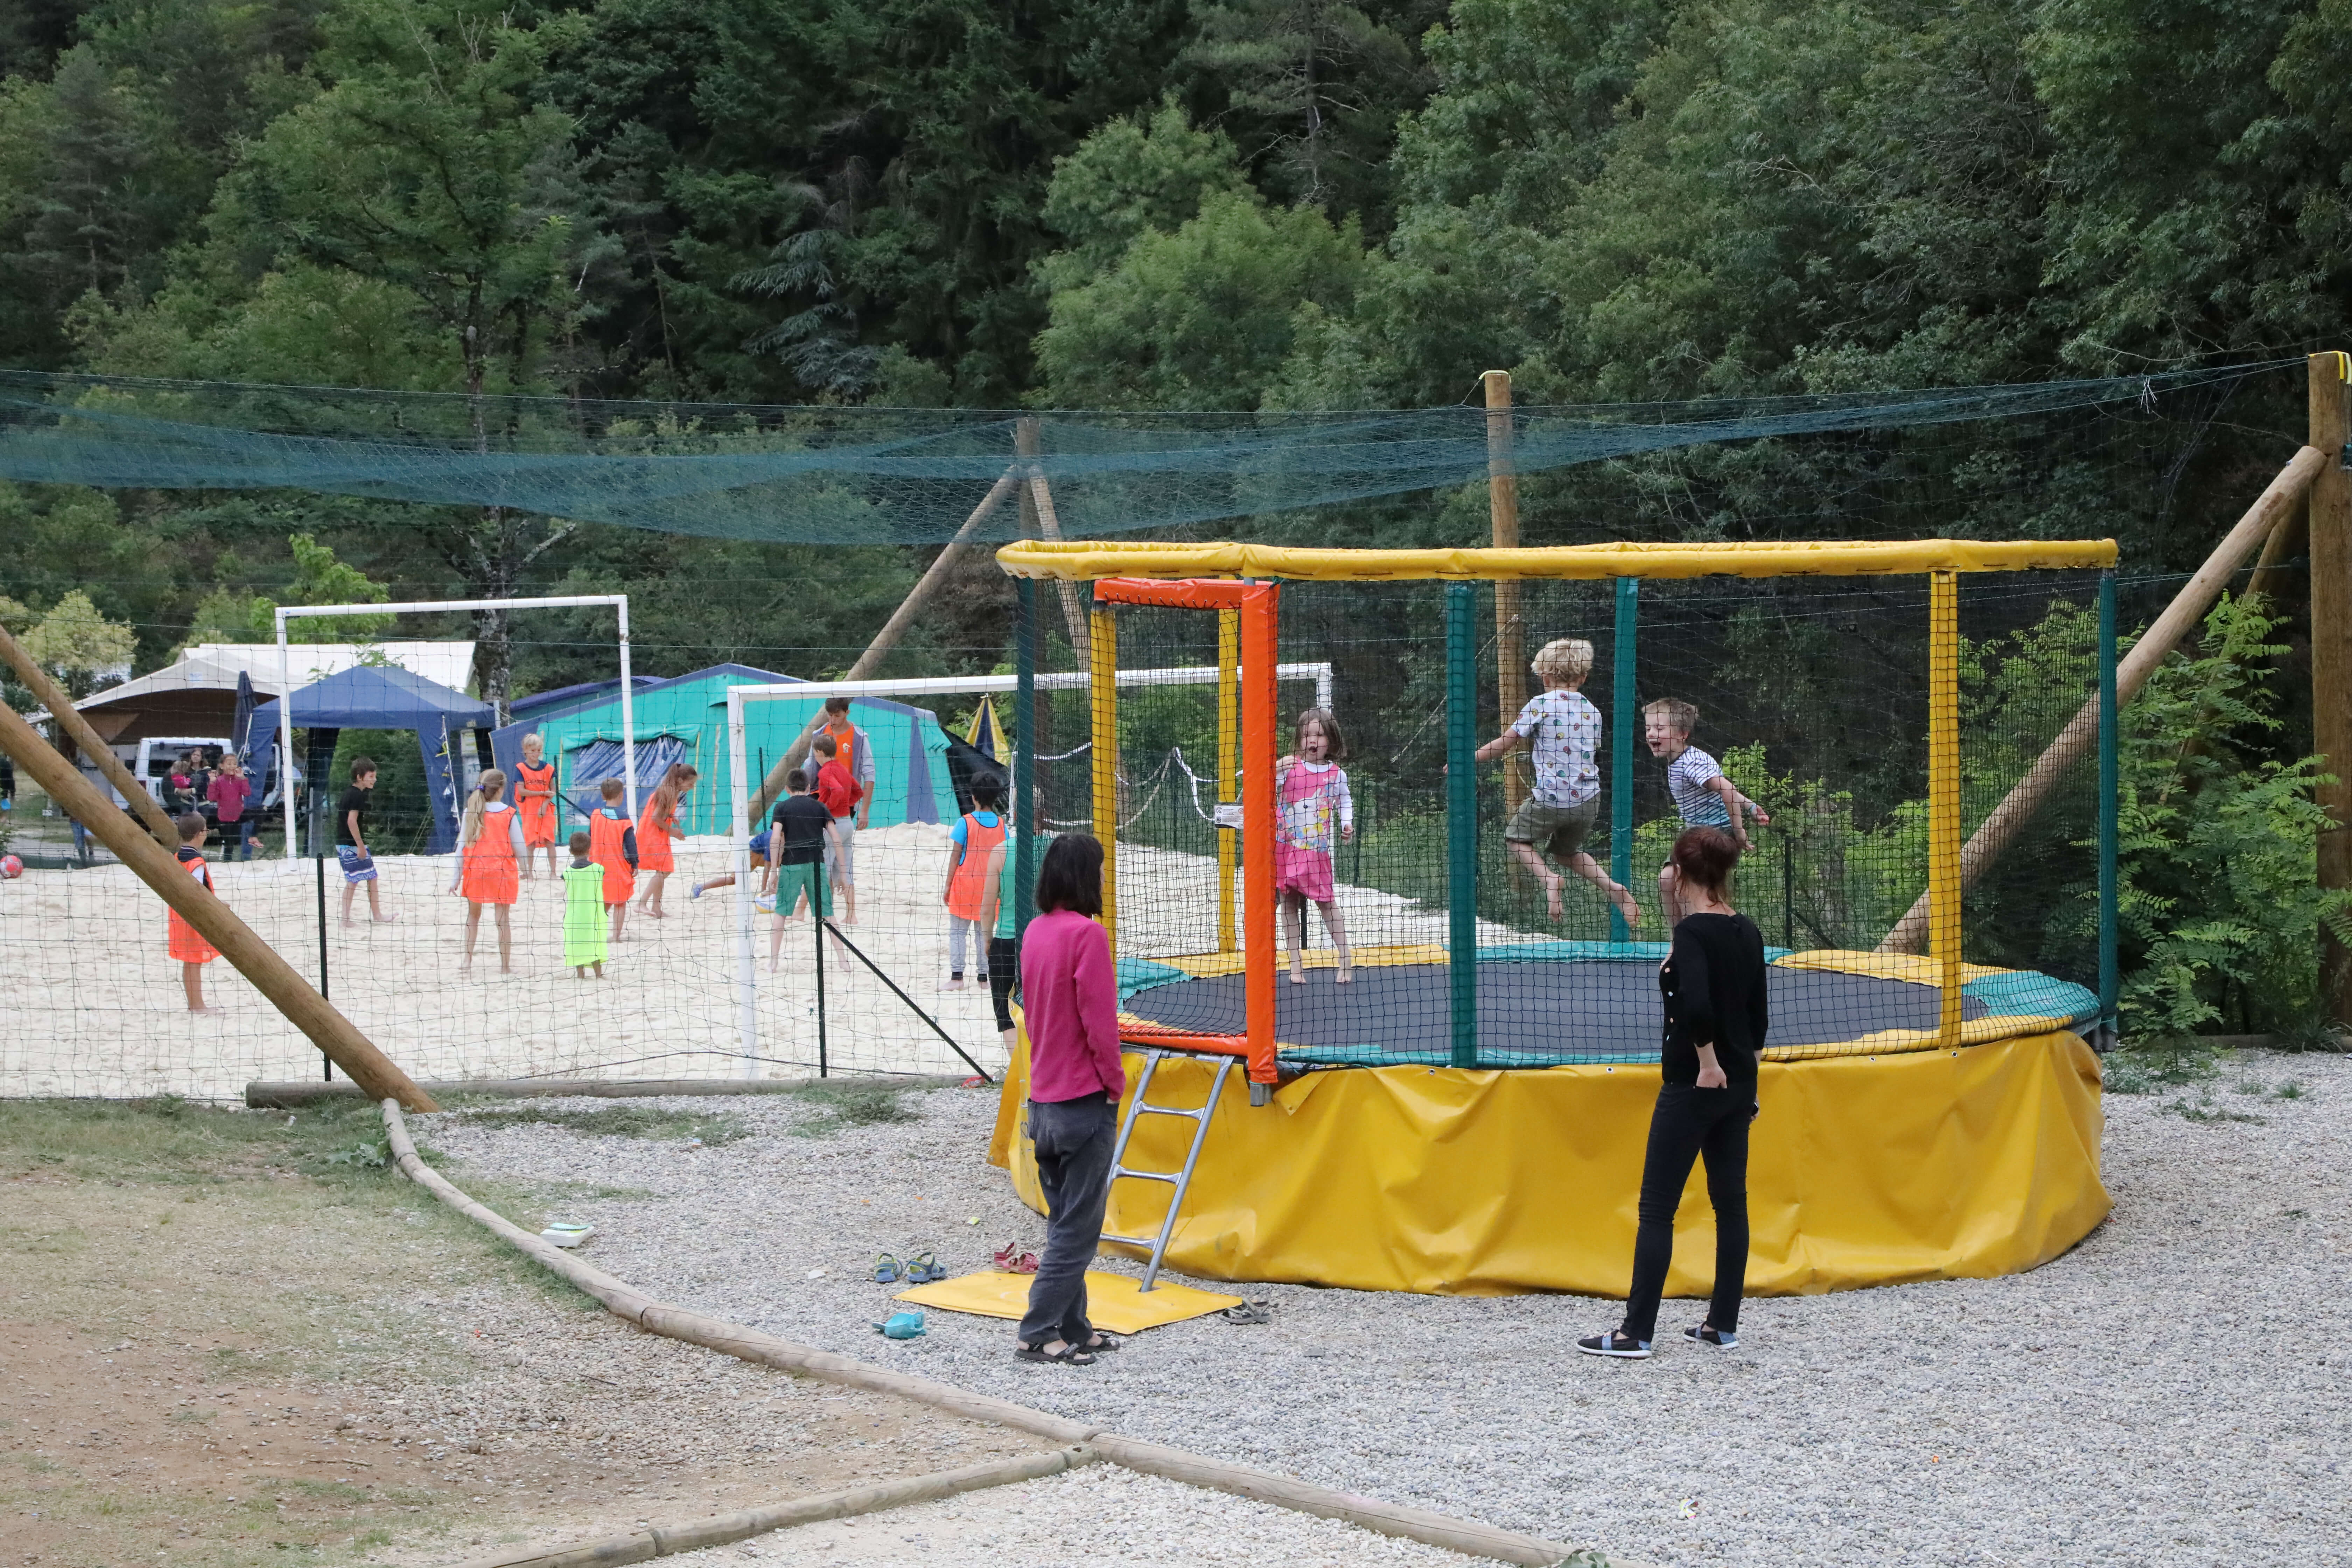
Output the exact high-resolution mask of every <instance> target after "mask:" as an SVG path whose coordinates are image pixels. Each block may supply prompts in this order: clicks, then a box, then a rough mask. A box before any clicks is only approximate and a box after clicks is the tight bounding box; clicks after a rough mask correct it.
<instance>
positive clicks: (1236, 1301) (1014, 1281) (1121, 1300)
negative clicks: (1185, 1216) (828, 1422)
mask: <svg viewBox="0 0 2352 1568" xmlns="http://www.w3.org/2000/svg"><path fill="white" fill-rule="evenodd" d="M1034 1278H1035V1277H1034V1275H1028V1274H999V1273H996V1272H995V1271H993V1270H991V1271H990V1272H988V1273H985V1274H966V1275H962V1276H961V1277H960V1278H957V1279H941V1280H939V1281H937V1282H935V1283H933V1284H929V1285H918V1286H916V1287H915V1288H914V1289H911V1290H901V1291H899V1292H898V1300H901V1301H912V1302H915V1303H916V1304H917V1305H919V1306H924V1307H937V1308H939V1309H940V1310H942V1311H947V1312H972V1313H977V1314H978V1315H979V1316H981V1317H983V1318H1011V1319H1013V1320H1014V1321H1019V1319H1020V1317H1021V1315H1022V1314H1023V1313H1024V1312H1026V1311H1027V1310H1029V1281H1030V1280H1031V1279H1034ZM1142 1286H1143V1281H1142V1280H1140V1279H1136V1278H1134V1277H1133V1276H1131V1275H1127V1274H1096V1273H1093V1272H1091V1271H1089V1272H1088V1273H1087V1318H1088V1319H1089V1320H1090V1321H1092V1322H1093V1323H1094V1326H1095V1327H1096V1328H1098V1329H1108V1330H1109V1331H1111V1332H1112V1333H1114V1334H1139V1333H1141V1332H1142V1331H1144V1330H1146V1329H1156V1328H1159V1327H1160V1325H1161V1324H1163V1323H1181V1322H1182V1321H1184V1320H1185V1319H1187V1318H1205V1317H1207V1316H1208V1315H1209V1314H1210V1313H1212V1312H1222V1311H1223V1310H1225V1309H1226V1308H1227V1307H1238V1306H1240V1305H1241V1304H1242V1299H1241V1298H1240V1297H1239V1296H1220V1295H1218V1294H1217V1293H1216V1292H1215V1291H1213V1290H1195V1289H1192V1287H1191V1286H1189V1285H1178V1284H1175V1283H1174V1282H1172V1281H1171V1280H1167V1279H1162V1280H1161V1281H1160V1283H1159V1284H1158V1285H1156V1286H1154V1287H1153V1288H1152V1291H1151V1294H1150V1295H1148V1296H1147V1295H1145V1294H1144V1293H1143V1289H1142Z"/></svg>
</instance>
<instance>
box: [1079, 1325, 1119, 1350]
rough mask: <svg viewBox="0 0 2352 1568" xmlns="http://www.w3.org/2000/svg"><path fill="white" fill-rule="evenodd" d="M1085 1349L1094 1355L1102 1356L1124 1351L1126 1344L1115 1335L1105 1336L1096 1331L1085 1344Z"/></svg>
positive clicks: (1105, 1334) (1098, 1330)
mask: <svg viewBox="0 0 2352 1568" xmlns="http://www.w3.org/2000/svg"><path fill="white" fill-rule="evenodd" d="M1086 1348H1087V1350H1089V1351H1091V1352H1094V1353H1095V1354H1096V1355H1103V1354H1106V1353H1107V1352H1111V1351H1117V1350H1125V1349H1126V1348H1127V1342H1126V1341H1125V1340H1123V1339H1120V1338H1119V1337H1118V1335H1117V1334H1107V1333H1104V1332H1103V1331H1101V1330H1100V1329H1097V1330H1096V1331H1095V1337H1094V1338H1092V1339H1090V1340H1088V1341H1087V1343H1086Z"/></svg>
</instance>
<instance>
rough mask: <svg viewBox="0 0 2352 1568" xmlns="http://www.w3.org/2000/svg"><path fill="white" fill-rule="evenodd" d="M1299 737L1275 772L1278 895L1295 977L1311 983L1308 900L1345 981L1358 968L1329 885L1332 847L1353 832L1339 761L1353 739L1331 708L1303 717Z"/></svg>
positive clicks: (1298, 981) (1351, 811) (1350, 802)
mask: <svg viewBox="0 0 2352 1568" xmlns="http://www.w3.org/2000/svg"><path fill="white" fill-rule="evenodd" d="M1347 754H1348V742H1347V740H1346V738H1345V737H1343V736H1342V735H1341V734H1340V733H1339V720H1338V719H1336V718H1334V717H1333V716H1332V713H1331V710H1329V709H1328V708H1309V709H1308V710H1307V711H1306V712H1304V713H1301V714H1300V715H1299V716H1298V730H1297V751H1296V752H1294V753H1293V754H1292V755H1290V756H1287V757H1285V758H1283V759H1282V761H1281V762H1280V763H1276V766H1275V775H1274V776H1275V800H1276V805H1277V807H1278V815H1277V816H1276V821H1275V829H1274V894H1275V899H1276V907H1277V908H1278V909H1279V910H1281V913H1282V929H1283V933H1284V936H1285V938H1286V941H1287V942H1288V944H1289V950H1290V983H1291V984H1293V985H1304V984H1307V972H1306V970H1305V968H1304V967H1303V964H1302V962H1301V954H1300V952H1299V950H1300V949H1301V948H1303V947H1305V946H1306V945H1307V904H1308V903H1309V902H1312V903H1313V904H1314V906H1315V907H1316V908H1317V909H1318V910H1322V911H1323V929H1324V930H1326V931H1329V932H1330V933H1331V945H1332V946H1333V947H1335V948H1337V949H1339V973H1337V974H1335V975H1333V976H1332V978H1333V980H1334V981H1335V982H1336V983H1338V984H1341V985H1345V984H1348V983H1349V981H1351V980H1353V979H1354V978H1355V974H1354V972H1353V970H1352V969H1351V967H1350V965H1349V958H1348V928H1347V924H1346V922H1345V921H1342V920H1341V919H1340V918H1339V899H1338V897H1337V895H1336V892H1335V890H1334V889H1333V888H1332V886H1331V847H1332V845H1333V844H1334V843H1335V842H1340V841H1345V840H1348V839H1352V838H1353V837H1356V803H1355V802H1354V801H1353V800H1351V799H1350V798H1349V795H1348V774H1347V771H1346V770H1345V769H1343V768H1341V767H1340V766H1339V759H1340V758H1341V757H1344V756H1346V755H1347Z"/></svg>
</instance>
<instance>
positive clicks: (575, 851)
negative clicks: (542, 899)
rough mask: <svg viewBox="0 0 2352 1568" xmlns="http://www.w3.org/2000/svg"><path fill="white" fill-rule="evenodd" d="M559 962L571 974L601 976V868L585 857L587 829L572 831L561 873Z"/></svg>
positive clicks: (602, 953)
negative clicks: (568, 864) (569, 854)
mask: <svg viewBox="0 0 2352 1568" xmlns="http://www.w3.org/2000/svg"><path fill="white" fill-rule="evenodd" d="M562 875H563V962H564V963H568V964H570V965H572V978H573V979H574V980H585V979H587V978H588V972H589V971H590V970H592V969H593V970H594V971H595V972H596V978H597V979H599V980H602V979H604V868H603V867H602V866H599V865H598V864H596V862H595V861H593V860H591V859H590V858H588V830H587V829H586V828H584V827H583V828H580V829H578V830H577V831H575V832H574V833H573V834H572V868H571V869H570V870H568V871H565V872H564V873H563V874H562Z"/></svg>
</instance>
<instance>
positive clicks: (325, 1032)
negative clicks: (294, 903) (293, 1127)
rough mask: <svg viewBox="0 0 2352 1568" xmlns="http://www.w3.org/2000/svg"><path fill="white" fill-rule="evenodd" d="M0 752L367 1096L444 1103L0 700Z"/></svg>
mask: <svg viewBox="0 0 2352 1568" xmlns="http://www.w3.org/2000/svg"><path fill="white" fill-rule="evenodd" d="M53 711H54V710H53ZM0 751H5V752H7V753H8V754H9V755H10V756H12V757H14V758H16V765H17V766H18V767H20V768H22V769H24V770H25V771H26V773H30V774H32V776H33V779H34V782H35V783H37V784H39V785H40V786H41V788H42V789H44V790H46V791H47V793H48V796H49V798H50V799H51V800H54V801H56V802H57V803H58V805H59V806H60V807H62V808H63V809H65V810H67V811H69V812H71V813H72V814H73V815H74V816H78V817H79V818H80V819H81V824H82V826H84V827H87V828H88V829H89V831H90V832H91V834H92V835H94V836H95V837H97V838H98V840H99V842H100V843H101V844H103V845H105V846H106V847H108V848H109V849H111V850H112V851H114V854H115V857H116V858H118V859H120V860H121V862H122V863H123V864H124V865H125V866H128V867H130V868H131V873H132V874H133V875H134V876H136V877H137V878H138V879H140V880H141V881H142V882H144V883H146V884H147V885H148V886H149V887H150V888H152V889H155V893H156V896H157V897H159V898H161V899H162V900H163V901H164V902H165V903H167V904H169V905H171V906H172V908H173V909H174V910H178V911H179V913H180V918H181V919H183V920H184V921H187V922H188V923H189V924H190V925H192V926H194V927H195V928H196V934H197V935H199V936H201V937H203V938H204V939H205V941H206V942H210V943H212V944H213V946H215V947H216V948H218V949H219V950H220V954H221V956H222V957H223V958H226V959H227V960H228V961H229V963H230V964H231V965H232V966H234V967H235V968H236V972H237V973H239V974H242V975H244V976H245V977H246V978H247V980H250V981H252V982H253V986H254V989H255V990H257V991H258V992H260V993H261V994H262V995H264V996H266V997H268V999H269V1002H270V1005H273V1006H275V1007H276V1008H277V1009H278V1011H279V1012H280V1013H283V1014H284V1015H285V1016H286V1017H287V1019H288V1021H289V1022H290V1023H292V1024H293V1026H295V1027H296V1028H298V1029H299V1030H301V1031H302V1032H303V1033H304V1034H306V1035H308V1036H310V1038H311V1040H312V1041H313V1042H314V1043H316V1044H317V1046H318V1047H319V1048H320V1050H322V1051H324V1052H326V1053H327V1055H328V1057H329V1058H331V1059H332V1060H333V1061H334V1063H335V1065H336V1066H337V1067H340V1068H342V1069H343V1070H344V1071H345V1072H347V1073H349V1074H351V1076H352V1082H354V1083H356V1084H358V1085H359V1086H360V1087H361V1088H362V1089H365V1090H366V1091H367V1093H368V1096H369V1098H371V1099H375V1100H382V1099H386V1098H389V1099H394V1100H399V1101H400V1103H401V1104H403V1105H404V1106H406V1107H407V1108H408V1109H409V1110H440V1109H441V1108H440V1107H439V1106H437V1105H436V1104H435V1103H434V1102H433V1098H432V1096H430V1095H428V1094H426V1093H425V1091H424V1090H423V1089H419V1088H417V1087H416V1086H415V1084H414V1083H411V1082H410V1081H409V1079H408V1075H407V1074H406V1073H404V1072H403V1071H401V1070H400V1068H398V1067H397V1066H395V1065H394V1063H393V1060H392V1058H389V1057H387V1056H385V1055H384V1054H383V1052H382V1051H380V1050H377V1049H376V1048H375V1047H374V1046H373V1044H372V1043H370V1041H369V1040H368V1037H366V1036H365V1035H362V1034H361V1033H360V1032H359V1030H358V1029H357V1028H356V1027H354V1026H352V1021H351V1020H350V1019H349V1018H346V1017H344V1016H342V1015H341V1013H338V1012H336V1011H335V1009H334V1008H333V1007H332V1006H331V1005H329V1004H328V1002H327V999H326V998H325V997H323V996H321V995H320V994H318V993H317V992H316V991H313V990H312V989H310V983H309V982H307V981H305V980H304V979H303V978H302V977H301V976H300V975H299V974H297V973H294V968H293V966H292V965H291V964H289V963H287V962H286V961H285V960H284V959H283V958H281V957H279V956H278V950H277V949H276V948H273V947H271V946H270V945H269V944H268V942H264V941H262V940H261V937H260V935H259V933H257V932H256V931H254V929H253V928H252V927H251V926H249V925H247V924H246V923H245V922H244V921H241V920H239V919H238V918H237V917H236V915H235V914H234V913H232V912H231V911H230V910H229V907H228V906H227V905H226V904H225V903H222V902H221V901H220V900H219V899H217V898H215V896H214V895H213V893H212V891H211V889H207V888H206V887H205V885H204V884H203V883H202V882H199V881H197V880H196V879H194V877H191V876H189V875H188V874H187V872H185V871H184V870H183V869H181V868H180V863H179V861H178V860H176V859H174V858H173V856H172V855H171V853H169V852H168V851H166V850H163V849H162V848H160V847H157V846H155V845H153V844H152V843H150V842H148V841H147V839H146V838H144V837H142V836H141V835H140V833H139V832H138V830H137V829H136V828H134V827H132V826H131V824H130V823H129V822H128V821H126V820H125V819H124V818H123V816H122V815H121V813H119V812H117V811H116V810H114V808H113V806H112V805H111V804H110V802H109V801H108V800H107V799H106V797H105V796H103V795H100V794H99V793H98V790H97V788H96V787H95V786H94V785H92V784H90V782H89V780H88V779H86V778H84V777H82V776H81V774H80V773H78V772H76V771H75V769H74V765H73V764H72V763H69V762H68V761H66V759H65V755H64V753H62V752H58V750H57V749H56V748H55V747H53V746H51V745H50V744H49V743H48V742H47V741H44V740H42V739H41V737H40V735H39V734H38V733H37V732H36V731H35V730H34V729H33V727H32V726H31V725H30V724H27V723H26V722H25V720H24V717H23V715H21V714H19V713H18V712H17V711H16V710H15V709H13V708H11V707H9V706H7V705H6V704H5V703H0ZM172 838H173V844H174V845H175V846H176V845H177V843H178V841H179V834H178V833H177V832H176V831H175V832H174V833H173V835H172Z"/></svg>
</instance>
